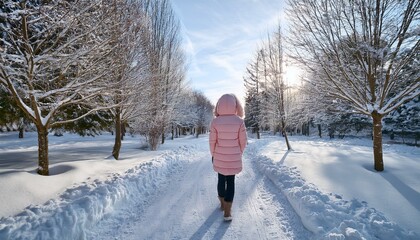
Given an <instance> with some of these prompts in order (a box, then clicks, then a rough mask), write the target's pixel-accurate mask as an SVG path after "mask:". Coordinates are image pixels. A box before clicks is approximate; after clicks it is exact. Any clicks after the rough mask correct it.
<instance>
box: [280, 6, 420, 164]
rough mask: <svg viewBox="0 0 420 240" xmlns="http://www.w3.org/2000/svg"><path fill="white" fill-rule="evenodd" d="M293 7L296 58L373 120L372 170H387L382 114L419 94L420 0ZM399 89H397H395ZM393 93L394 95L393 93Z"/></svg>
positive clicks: (292, 20) (291, 19) (328, 90)
mask: <svg viewBox="0 0 420 240" xmlns="http://www.w3.org/2000/svg"><path fill="white" fill-rule="evenodd" d="M288 4H289V6H290V8H289V10H288V15H289V17H290V21H289V23H290V28H289V29H290V40H291V41H290V44H292V45H293V46H294V51H293V54H292V55H293V57H294V58H295V59H296V60H298V61H299V62H301V63H303V64H304V65H305V66H306V67H307V68H308V70H309V71H312V72H313V75H314V76H316V74H317V72H318V71H319V70H320V69H321V70H322V75H321V76H319V77H317V78H313V79H314V80H317V81H321V82H323V83H324V86H328V88H327V89H325V91H327V92H328V93H329V94H331V95H332V96H335V97H337V98H339V99H341V100H343V101H345V102H347V104H348V105H349V106H351V107H352V109H353V110H354V111H356V112H358V113H360V114H364V115H367V116H370V117H371V118H372V120H373V146H374V147H373V150H374V168H375V170H377V171H383V170H384V164H383V153H382V118H383V117H384V116H386V115H387V114H389V113H391V112H392V111H394V110H395V109H397V108H398V107H399V106H401V105H402V104H404V103H405V102H407V101H410V100H411V99H413V98H415V97H417V96H418V95H419V94H420V81H419V76H420V71H419V68H418V65H417V66H415V67H414V68H413V69H412V70H411V71H412V76H413V78H412V80H410V81H407V79H406V77H405V76H406V75H407V73H406V72H403V71H402V69H403V68H404V66H406V65H407V64H408V63H409V62H410V59H412V58H413V56H414V54H415V53H416V52H419V50H420V38H419V25H420V24H419V23H420V18H419V12H420V1H418V0H407V1H393V0H373V1H372V0H357V1H344V0H339V1H333V0H296V1H288ZM395 90H398V91H396V92H395ZM393 92H394V94H393Z"/></svg>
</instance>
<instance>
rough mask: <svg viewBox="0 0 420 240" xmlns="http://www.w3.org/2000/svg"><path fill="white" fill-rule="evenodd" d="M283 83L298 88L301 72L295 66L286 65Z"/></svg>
mask: <svg viewBox="0 0 420 240" xmlns="http://www.w3.org/2000/svg"><path fill="white" fill-rule="evenodd" d="M284 70H285V71H284V75H283V77H284V81H285V83H286V84H287V85H289V86H300V85H301V82H302V80H301V77H302V74H303V71H302V70H301V69H300V68H299V67H298V66H296V65H286V67H285V68H284Z"/></svg>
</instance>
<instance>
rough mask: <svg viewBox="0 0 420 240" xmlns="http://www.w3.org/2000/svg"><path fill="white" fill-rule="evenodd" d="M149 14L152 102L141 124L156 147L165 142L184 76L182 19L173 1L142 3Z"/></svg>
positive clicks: (151, 145)
mask: <svg viewBox="0 0 420 240" xmlns="http://www.w3.org/2000/svg"><path fill="white" fill-rule="evenodd" d="M143 9H144V11H145V13H146V15H147V16H148V28H149V35H148V36H149V38H148V43H147V48H148V49H147V50H146V57H147V60H148V66H149V69H148V72H149V76H150V80H149V83H150V84H149V85H150V91H149V93H148V95H147V98H148V99H149V103H150V104H149V105H148V106H147V109H145V110H144V112H147V114H146V115H145V118H144V119H142V120H141V121H140V122H139V123H138V124H140V125H142V126H141V129H142V131H141V132H144V133H145V134H147V136H148V141H149V145H150V148H151V149H152V150H156V149H157V146H158V144H159V138H160V140H161V142H162V143H163V142H164V139H165V132H166V129H167V127H168V126H169V125H170V123H171V122H172V118H173V111H174V106H175V105H176V103H177V101H178V97H179V95H180V93H181V86H182V82H183V80H184V75H185V66H184V54H183V51H182V49H181V41H180V28H179V21H178V20H177V19H176V17H175V13H174V11H173V9H172V8H171V5H170V1H168V0H158V1H149V0H145V1H144V2H143Z"/></svg>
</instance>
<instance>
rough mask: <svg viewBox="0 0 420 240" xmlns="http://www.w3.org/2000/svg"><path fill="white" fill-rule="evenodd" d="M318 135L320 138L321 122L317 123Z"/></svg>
mask: <svg viewBox="0 0 420 240" xmlns="http://www.w3.org/2000/svg"><path fill="white" fill-rule="evenodd" d="M318 135H319V137H320V138H322V131H321V124H318Z"/></svg>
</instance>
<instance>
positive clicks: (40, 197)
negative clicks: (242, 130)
mask: <svg viewBox="0 0 420 240" xmlns="http://www.w3.org/2000/svg"><path fill="white" fill-rule="evenodd" d="M207 137H208V136H207V135H204V136H201V137H200V138H198V139H196V138H193V137H185V138H180V139H176V140H174V141H172V140H167V142H166V143H165V144H164V145H162V146H161V147H160V149H159V150H158V151H155V152H151V151H145V150H141V149H140V146H141V141H140V138H139V137H127V138H126V139H125V140H124V143H123V149H122V152H121V160H119V161H115V160H113V159H112V158H111V157H110V152H111V150H112V145H113V136H112V135H109V134H104V135H101V136H97V137H95V138H91V137H84V138H83V137H79V136H75V135H70V134H66V135H65V136H64V137H54V136H50V172H51V176H48V177H45V176H39V175H37V174H36V173H35V168H36V166H37V151H36V150H37V147H36V143H37V140H36V134H34V133H28V134H27V136H26V138H24V139H18V138H17V133H2V134H0V217H1V218H0V239H420V225H419V224H418V223H419V222H420V200H419V199H420V177H419V174H418V173H419V172H420V150H419V148H416V147H409V146H403V145H387V144H385V145H384V162H385V171H384V172H382V173H377V172H374V171H372V168H373V167H372V165H373V160H372V147H371V141H369V140H368V139H350V140H346V139H344V140H329V139H319V138H308V137H300V136H292V137H291V139H290V140H291V144H292V147H293V149H294V150H293V151H289V152H287V151H286V148H285V144H284V141H283V139H282V138H280V137H276V136H264V138H263V139H261V140H256V139H250V141H249V146H248V147H247V150H246V153H245V155H244V171H243V172H242V173H240V174H239V175H238V176H237V178H236V192H235V200H234V204H233V213H232V214H233V216H234V220H233V222H231V223H225V222H223V221H222V212H221V211H220V210H219V209H218V199H217V193H216V181H217V175H216V174H215V173H214V172H213V170H212V166H211V160H210V156H209V152H208V143H207Z"/></svg>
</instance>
